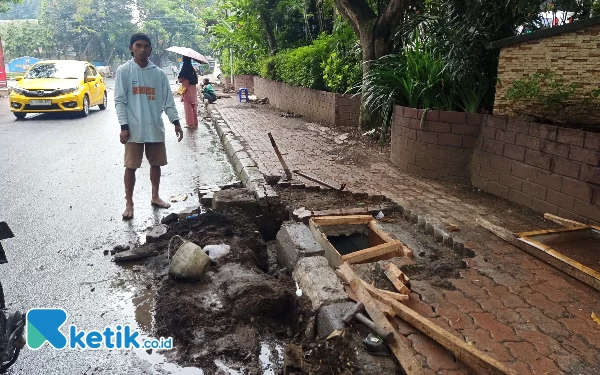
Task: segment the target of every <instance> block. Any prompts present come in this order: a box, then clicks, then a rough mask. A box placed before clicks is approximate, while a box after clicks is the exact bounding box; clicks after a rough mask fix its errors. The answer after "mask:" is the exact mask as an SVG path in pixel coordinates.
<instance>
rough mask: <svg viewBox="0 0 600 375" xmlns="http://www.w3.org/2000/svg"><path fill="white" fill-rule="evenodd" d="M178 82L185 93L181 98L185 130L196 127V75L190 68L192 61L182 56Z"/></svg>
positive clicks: (191, 67) (192, 68)
mask: <svg viewBox="0 0 600 375" xmlns="http://www.w3.org/2000/svg"><path fill="white" fill-rule="evenodd" d="M179 82H180V83H181V84H182V85H183V87H185V93H183V95H182V96H181V101H182V102H183V108H184V109H185V123H186V128H192V129H195V128H197V127H198V92H197V90H196V85H197V84H198V75H197V74H196V71H195V70H194V67H193V66H192V59H191V58H189V57H187V56H183V65H182V66H181V71H180V72H179Z"/></svg>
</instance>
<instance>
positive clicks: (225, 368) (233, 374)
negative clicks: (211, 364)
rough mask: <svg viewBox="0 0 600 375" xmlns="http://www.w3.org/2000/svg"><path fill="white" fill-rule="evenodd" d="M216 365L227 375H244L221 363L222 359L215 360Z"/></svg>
mask: <svg viewBox="0 0 600 375" xmlns="http://www.w3.org/2000/svg"><path fill="white" fill-rule="evenodd" d="M215 365H217V367H218V368H219V370H221V371H223V372H225V374H227V375H242V373H241V372H239V371H237V370H234V369H232V368H230V367H229V366H227V365H226V364H225V363H223V361H221V360H220V359H215Z"/></svg>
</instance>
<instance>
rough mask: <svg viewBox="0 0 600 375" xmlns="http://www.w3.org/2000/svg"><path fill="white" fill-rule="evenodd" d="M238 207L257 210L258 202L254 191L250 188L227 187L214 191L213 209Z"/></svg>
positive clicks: (249, 210)
mask: <svg viewBox="0 0 600 375" xmlns="http://www.w3.org/2000/svg"><path fill="white" fill-rule="evenodd" d="M227 208H238V209H242V210H244V211H247V212H250V213H252V212H256V210H257V203H256V199H255V197H254V193H252V191H250V190H249V189H227V190H221V191H218V192H215V193H214V196H213V199H212V209H213V210H216V211H217V210H225V209H227Z"/></svg>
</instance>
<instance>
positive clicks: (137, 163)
mask: <svg viewBox="0 0 600 375" xmlns="http://www.w3.org/2000/svg"><path fill="white" fill-rule="evenodd" d="M144 149H146V150H145V152H146V159H147V160H148V163H150V165H151V166H153V167H162V166H164V165H167V148H166V147H165V143H164V142H160V143H133V142H127V143H125V168H130V169H138V168H139V167H141V166H142V157H143V155H144Z"/></svg>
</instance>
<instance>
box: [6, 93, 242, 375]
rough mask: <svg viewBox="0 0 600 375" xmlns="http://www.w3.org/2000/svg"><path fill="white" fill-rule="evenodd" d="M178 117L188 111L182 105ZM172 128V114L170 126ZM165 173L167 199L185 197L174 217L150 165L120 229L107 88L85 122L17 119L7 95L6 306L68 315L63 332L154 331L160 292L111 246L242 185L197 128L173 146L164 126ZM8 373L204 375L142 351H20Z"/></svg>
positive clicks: (206, 131)
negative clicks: (131, 214) (104, 102)
mask: <svg viewBox="0 0 600 375" xmlns="http://www.w3.org/2000/svg"><path fill="white" fill-rule="evenodd" d="M177 104H178V107H179V112H180V116H181V117H182V118H183V117H184V116H183V108H182V106H181V103H180V102H179V101H177ZM165 121H166V118H165ZM166 129H167V154H168V159H169V165H168V166H166V167H164V168H163V174H162V180H161V195H162V197H163V199H165V200H167V199H169V197H171V196H174V195H180V194H191V195H188V199H187V200H185V201H182V202H177V203H173V206H172V208H171V209H168V210H157V209H154V208H152V207H151V206H150V195H151V185H150V181H149V176H148V175H149V167H148V164H147V162H146V161H145V160H144V162H143V165H142V168H141V169H140V170H138V172H137V184H136V190H135V193H134V202H135V218H134V219H133V220H132V221H131V222H123V221H122V220H121V217H120V216H121V213H122V211H123V209H124V204H125V201H124V188H123V167H122V164H123V145H121V144H120V143H119V141H118V134H119V128H118V122H117V119H116V114H115V111H114V103H113V101H112V92H109V106H108V109H107V110H105V111H99V110H98V109H97V108H93V109H92V111H91V113H90V116H89V117H87V118H85V119H81V118H77V117H75V116H69V115H28V116H27V119H26V120H25V121H15V119H14V116H12V114H11V113H10V112H9V111H8V101H7V99H0V150H2V152H1V153H0V220H3V221H7V222H8V223H9V225H10V227H11V228H12V230H13V232H14V233H15V238H13V239H9V240H5V241H3V242H2V244H3V246H4V248H5V250H6V253H7V257H8V260H9V263H8V264H4V265H1V266H0V279H1V281H2V285H3V287H4V291H5V294H6V299H7V304H8V305H9V306H10V307H12V308H18V309H21V310H27V309H31V308H36V307H60V308H64V309H65V310H66V311H67V313H68V319H67V322H66V325H70V324H76V325H77V326H78V328H80V329H84V330H92V329H93V330H99V329H103V328H104V327H106V326H114V325H116V324H131V325H133V326H134V327H139V328H140V329H141V331H142V332H145V334H150V332H151V331H150V328H151V317H150V316H149V314H148V310H149V308H150V303H151V302H150V300H149V298H150V297H151V296H152V293H153V292H152V291H149V290H146V289H145V288H144V287H140V286H139V285H137V283H136V278H139V276H138V275H137V272H134V270H133V269H131V268H127V267H125V268H123V267H121V266H118V265H116V264H114V263H112V262H111V257H110V256H105V255H104V250H110V249H112V248H113V247H114V246H115V245H119V244H121V245H128V244H139V243H140V242H143V241H144V237H145V236H144V232H145V231H146V229H147V228H149V227H151V226H153V225H155V224H156V223H158V222H159V221H160V219H161V218H162V217H163V216H165V215H167V214H168V213H170V212H178V211H181V210H183V209H185V208H187V207H188V206H197V205H198V201H197V198H196V197H195V196H194V194H193V192H194V189H195V187H197V186H200V185H207V186H214V185H219V184H224V183H227V182H229V181H231V180H232V179H234V176H233V172H232V169H231V166H230V165H229V163H228V161H227V158H226V155H225V154H224V151H223V149H222V147H221V145H220V142H219V139H218V137H217V136H216V133H215V132H214V130H213V129H212V128H211V127H209V126H208V125H204V124H203V123H202V122H201V123H200V128H199V129H198V130H195V131H188V130H187V129H184V139H183V140H182V142H181V143H177V141H176V138H175V132H174V130H173V129H172V128H171V125H170V124H168V122H166ZM9 373H10V374H168V373H174V374H175V373H177V374H180V373H181V374H198V373H201V372H199V370H197V369H182V368H181V367H180V366H176V365H174V364H169V363H167V362H166V360H165V358H164V357H163V356H162V355H157V354H156V353H152V354H149V353H147V352H145V351H143V350H135V351H126V350H124V351H108V350H100V351H78V350H61V351H58V350H54V349H50V348H49V347H48V346H47V345H45V346H44V347H42V348H41V349H39V350H37V351H32V350H28V349H26V350H24V351H23V353H22V355H21V357H20V358H19V361H18V362H17V363H16V365H15V366H14V367H13V368H12V369H11V371H10V372H9Z"/></svg>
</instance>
